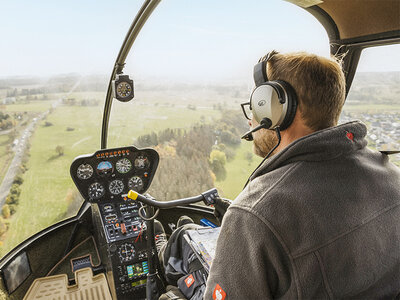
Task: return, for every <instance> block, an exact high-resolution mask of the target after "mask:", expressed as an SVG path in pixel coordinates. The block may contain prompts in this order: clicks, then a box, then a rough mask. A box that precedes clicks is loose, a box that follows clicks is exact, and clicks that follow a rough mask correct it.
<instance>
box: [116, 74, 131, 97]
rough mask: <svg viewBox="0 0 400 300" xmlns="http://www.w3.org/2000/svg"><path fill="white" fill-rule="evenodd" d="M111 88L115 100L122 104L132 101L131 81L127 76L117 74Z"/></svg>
mask: <svg viewBox="0 0 400 300" xmlns="http://www.w3.org/2000/svg"><path fill="white" fill-rule="evenodd" d="M112 87H113V94H114V95H113V96H114V98H115V99H117V100H119V101H122V102H128V101H129V100H132V99H133V96H134V94H133V80H131V79H130V78H129V75H123V74H117V75H116V77H115V80H113V85H112Z"/></svg>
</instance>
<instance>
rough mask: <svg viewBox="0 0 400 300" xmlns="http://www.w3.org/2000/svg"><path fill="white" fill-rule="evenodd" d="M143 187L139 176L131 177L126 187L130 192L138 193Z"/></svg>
mask: <svg viewBox="0 0 400 300" xmlns="http://www.w3.org/2000/svg"><path fill="white" fill-rule="evenodd" d="M143 186H144V183H143V180H142V178H140V177H139V176H133V177H132V178H131V179H129V181H128V187H129V188H130V189H132V190H135V191H140V190H141V189H142V188H143Z"/></svg>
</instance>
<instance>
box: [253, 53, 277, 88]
mask: <svg viewBox="0 0 400 300" xmlns="http://www.w3.org/2000/svg"><path fill="white" fill-rule="evenodd" d="M277 53H278V52H277V51H275V50H272V51H271V52H269V53H267V55H265V56H263V57H261V58H260V59H259V61H258V63H257V64H256V65H255V66H254V70H253V78H254V82H255V84H256V87H258V86H260V85H261V84H263V83H264V82H267V81H268V76H267V63H268V61H269V60H270V59H271V58H272V57H273V56H274V55H275V54H277Z"/></svg>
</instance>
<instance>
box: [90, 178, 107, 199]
mask: <svg viewBox="0 0 400 300" xmlns="http://www.w3.org/2000/svg"><path fill="white" fill-rule="evenodd" d="M105 191H106V190H105V188H104V186H102V185H101V184H100V183H98V182H95V183H92V184H91V185H90V186H89V190H88V194H89V198H91V199H93V200H96V199H100V198H101V197H103V196H104V193H105Z"/></svg>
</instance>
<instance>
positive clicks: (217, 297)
mask: <svg viewBox="0 0 400 300" xmlns="http://www.w3.org/2000/svg"><path fill="white" fill-rule="evenodd" d="M225 297H226V293H225V291H224V290H223V289H222V288H221V287H220V286H219V284H217V285H216V286H215V288H214V292H213V299H214V300H224V299H225Z"/></svg>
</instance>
